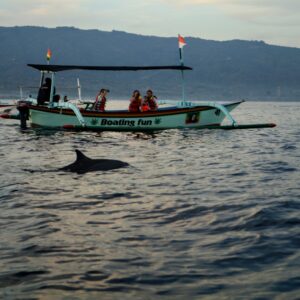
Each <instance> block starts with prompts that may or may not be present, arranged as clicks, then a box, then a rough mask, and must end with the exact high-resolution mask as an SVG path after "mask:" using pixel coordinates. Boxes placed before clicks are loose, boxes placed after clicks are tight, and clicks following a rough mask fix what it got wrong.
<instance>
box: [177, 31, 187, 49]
mask: <svg viewBox="0 0 300 300" xmlns="http://www.w3.org/2000/svg"><path fill="white" fill-rule="evenodd" d="M178 44H179V48H180V49H182V48H183V47H184V46H185V45H186V42H185V40H184V38H183V37H182V36H181V35H180V34H178Z"/></svg>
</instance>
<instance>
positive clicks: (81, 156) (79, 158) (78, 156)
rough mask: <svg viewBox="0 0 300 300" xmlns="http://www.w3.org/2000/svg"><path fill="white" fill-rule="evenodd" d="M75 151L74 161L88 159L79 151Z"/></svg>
mask: <svg viewBox="0 0 300 300" xmlns="http://www.w3.org/2000/svg"><path fill="white" fill-rule="evenodd" d="M75 151H76V155H77V157H76V161H79V160H83V159H90V158H88V157H86V156H85V155H84V154H83V153H82V152H81V151H80V150H77V149H76V150H75Z"/></svg>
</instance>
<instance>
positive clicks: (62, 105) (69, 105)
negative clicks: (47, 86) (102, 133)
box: [53, 102, 86, 127]
mask: <svg viewBox="0 0 300 300" xmlns="http://www.w3.org/2000/svg"><path fill="white" fill-rule="evenodd" d="M53 107H57V108H66V109H71V110H72V111H73V112H74V114H75V116H76V117H77V119H78V121H79V123H80V125H81V126H82V127H85V126H86V122H85V120H84V118H83V116H82V114H81V112H80V111H79V109H78V107H77V106H76V105H74V104H73V103H70V102H63V103H57V104H56V103H54V104H53Z"/></svg>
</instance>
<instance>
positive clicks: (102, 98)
mask: <svg viewBox="0 0 300 300" xmlns="http://www.w3.org/2000/svg"><path fill="white" fill-rule="evenodd" d="M107 93H109V90H107V89H101V90H100V92H99V94H98V95H97V96H96V101H95V103H94V104H93V110H96V111H101V112H103V111H105V105H106V95H107Z"/></svg>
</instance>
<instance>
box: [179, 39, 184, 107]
mask: <svg viewBox="0 0 300 300" xmlns="http://www.w3.org/2000/svg"><path fill="white" fill-rule="evenodd" d="M182 39H183V38H182V37H181V36H180V34H178V42H179V59H180V64H181V66H184V61H183V45H182V44H181V41H182ZM181 79H182V101H183V102H184V103H185V82H184V71H183V70H181Z"/></svg>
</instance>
